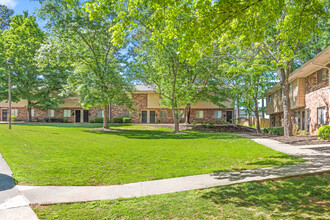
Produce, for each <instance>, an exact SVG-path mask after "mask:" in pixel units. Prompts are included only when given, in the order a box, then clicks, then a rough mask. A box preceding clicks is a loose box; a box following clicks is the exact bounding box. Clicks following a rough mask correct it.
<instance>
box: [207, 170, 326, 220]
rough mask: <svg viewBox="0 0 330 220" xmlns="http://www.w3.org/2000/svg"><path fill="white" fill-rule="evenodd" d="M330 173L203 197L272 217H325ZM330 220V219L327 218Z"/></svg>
mask: <svg viewBox="0 0 330 220" xmlns="http://www.w3.org/2000/svg"><path fill="white" fill-rule="evenodd" d="M329 185H330V174H329V173H328V174H324V175H321V176H305V177H300V178H299V177H298V178H290V179H285V180H282V181H275V182H271V181H269V182H265V183H255V182H253V183H244V184H240V185H234V186H229V187H221V188H216V189H214V190H211V191H208V192H206V193H204V194H202V196H201V197H202V198H204V199H208V200H211V201H212V202H214V203H216V204H219V205H222V204H235V205H236V206H237V207H244V208H248V209H251V208H252V209H258V210H256V211H262V209H263V210H264V211H265V212H267V213H270V215H271V218H283V217H284V218H288V217H290V218H306V219H314V218H315V217H316V216H323V217H326V216H327V213H329V202H330V194H329ZM328 217H329V216H328Z"/></svg>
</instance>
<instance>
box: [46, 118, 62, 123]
mask: <svg viewBox="0 0 330 220" xmlns="http://www.w3.org/2000/svg"><path fill="white" fill-rule="evenodd" d="M48 121H49V122H63V121H64V119H63V118H49V119H48Z"/></svg>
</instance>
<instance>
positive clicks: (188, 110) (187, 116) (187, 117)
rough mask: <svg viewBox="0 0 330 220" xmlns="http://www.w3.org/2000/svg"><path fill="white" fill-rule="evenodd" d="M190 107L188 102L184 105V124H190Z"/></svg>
mask: <svg viewBox="0 0 330 220" xmlns="http://www.w3.org/2000/svg"><path fill="white" fill-rule="evenodd" d="M190 108H191V105H190V104H188V105H187V106H186V122H185V124H187V125H188V124H190Z"/></svg>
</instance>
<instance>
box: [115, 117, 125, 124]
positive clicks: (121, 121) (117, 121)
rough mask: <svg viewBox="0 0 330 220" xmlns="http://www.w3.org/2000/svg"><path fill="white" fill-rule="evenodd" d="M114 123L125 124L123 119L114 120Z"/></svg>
mask: <svg viewBox="0 0 330 220" xmlns="http://www.w3.org/2000/svg"><path fill="white" fill-rule="evenodd" d="M113 122H114V123H123V118H114V119H113Z"/></svg>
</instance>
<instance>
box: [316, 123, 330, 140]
mask: <svg viewBox="0 0 330 220" xmlns="http://www.w3.org/2000/svg"><path fill="white" fill-rule="evenodd" d="M317 135H318V136H319V138H318V139H324V140H327V139H328V138H330V125H324V126H322V127H320V128H319V131H318V132H317Z"/></svg>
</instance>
